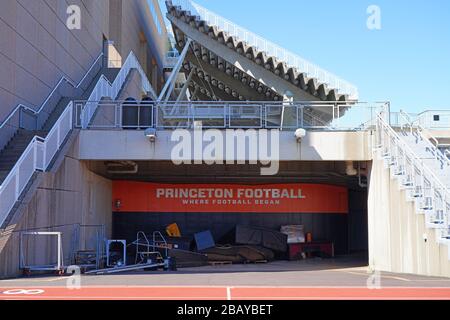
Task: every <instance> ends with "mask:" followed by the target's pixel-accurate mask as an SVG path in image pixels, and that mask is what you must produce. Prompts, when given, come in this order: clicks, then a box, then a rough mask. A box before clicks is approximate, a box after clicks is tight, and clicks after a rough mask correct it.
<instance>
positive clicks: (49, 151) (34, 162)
mask: <svg viewBox="0 0 450 320" xmlns="http://www.w3.org/2000/svg"><path fill="white" fill-rule="evenodd" d="M102 57H103V55H102V54H101V55H100V56H99V57H98V58H97V60H96V61H95V62H94V64H93V67H91V69H89V71H88V73H87V74H89V73H90V72H91V71H92V70H93V68H94V66H95V65H96V64H97V62H98V61H101V58H102ZM104 70H105V69H101V70H100V72H99V74H98V75H97V77H95V78H94V80H92V83H91V85H89V86H86V87H84V85H83V82H84V80H85V79H86V76H85V77H84V78H83V79H82V80H81V81H80V83H79V84H78V85H73V87H74V88H75V89H78V88H80V89H83V91H82V93H81V97H82V98H85V99H87V100H88V101H94V102H93V103H86V104H85V105H83V106H80V107H81V108H82V110H81V119H82V120H83V124H84V125H87V124H89V123H90V121H91V120H92V116H93V115H94V114H95V111H96V108H97V106H98V103H99V101H100V100H101V99H102V98H105V97H107V98H111V99H116V98H117V97H118V95H119V94H120V92H121V90H122V87H123V85H124V83H125V80H126V79H127V76H128V74H129V73H130V72H131V70H137V71H138V72H139V73H140V75H141V81H142V88H143V90H144V91H145V92H147V93H148V94H149V95H151V96H152V97H156V94H155V92H154V90H153V88H152V86H151V84H150V82H149V80H148V78H147V76H146V74H145V73H144V71H143V69H142V67H141V65H140V64H139V61H138V60H137V58H136V56H135V55H134V53H133V52H130V54H129V56H128V57H127V59H126V61H125V63H124V64H123V66H122V68H121V69H120V71H119V72H117V70H112V71H111V70H108V71H105V72H104ZM111 76H114V79H111ZM64 82H67V80H66V79H65V78H62V79H61V80H60V82H58V84H57V86H56V87H55V89H54V90H53V91H52V93H50V95H49V97H48V98H47V99H46V100H45V101H44V103H43V104H42V106H41V108H40V109H39V110H37V111H35V110H33V109H30V108H28V107H25V106H22V105H19V106H17V107H16V108H15V109H14V110H13V112H12V113H11V114H10V116H8V117H7V119H6V120H5V121H4V122H3V123H2V124H1V125H0V129H2V130H3V129H5V130H3V131H5V132H7V133H8V134H10V131H11V130H9V128H10V127H13V128H14V129H15V130H16V131H17V128H21V121H19V125H16V126H12V124H11V123H13V121H15V120H14V119H16V118H19V119H21V118H22V116H21V115H22V112H23V110H26V111H27V112H30V113H32V117H33V119H34V120H33V127H34V128H35V130H18V131H17V132H16V133H15V134H13V135H12V138H10V139H9V141H8V142H7V143H6V147H5V148H4V150H2V153H1V154H0V179H1V180H0V228H1V227H2V226H3V225H4V224H5V221H7V218H8V216H9V215H10V213H11V212H12V211H13V209H14V208H15V207H17V204H18V203H19V202H20V201H19V200H20V197H21V196H22V193H24V191H25V190H26V189H27V186H28V185H29V183H30V181H32V178H33V176H34V175H35V173H36V171H46V170H48V168H49V167H50V166H51V164H52V161H53V159H54V157H55V155H56V154H57V153H58V151H59V150H60V149H61V148H62V147H63V145H64V143H65V141H66V139H67V138H68V136H69V133H70V132H71V131H72V129H73V128H74V124H75V123H76V120H77V119H74V115H75V114H76V113H75V112H74V103H73V101H71V99H70V98H69V97H62V98H61V97H60V100H59V103H58V104H57V106H56V107H55V108H54V109H53V110H52V112H48V110H46V108H47V103H48V101H51V100H53V98H52V97H53V95H54V94H56V93H57V91H58V88H59V86H60V84H61V83H64ZM41 113H43V114H44V117H42V114H41ZM16 115H18V116H16ZM42 119H44V120H42ZM36 128H40V130H36ZM7 129H8V130H7ZM1 138H3V136H2V137H1Z"/></svg>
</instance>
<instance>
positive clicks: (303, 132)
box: [295, 128, 306, 143]
mask: <svg viewBox="0 0 450 320" xmlns="http://www.w3.org/2000/svg"><path fill="white" fill-rule="evenodd" d="M304 137H306V130H305V129H303V128H299V129H297V130H295V139H297V142H298V143H300V142H302V139H303V138H304Z"/></svg>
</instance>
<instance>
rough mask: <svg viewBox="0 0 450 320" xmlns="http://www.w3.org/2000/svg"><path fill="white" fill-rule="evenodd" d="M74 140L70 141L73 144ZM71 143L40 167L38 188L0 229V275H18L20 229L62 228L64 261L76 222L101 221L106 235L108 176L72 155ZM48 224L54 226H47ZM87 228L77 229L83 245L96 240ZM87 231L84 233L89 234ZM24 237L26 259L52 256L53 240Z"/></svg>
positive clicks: (108, 227)
mask: <svg viewBox="0 0 450 320" xmlns="http://www.w3.org/2000/svg"><path fill="white" fill-rule="evenodd" d="M74 146H75V145H74ZM73 155H74V148H73V147H72V148H70V151H69V152H68V153H67V154H66V155H65V156H62V157H63V159H62V162H61V165H60V166H59V168H57V169H56V170H55V171H54V172H47V173H41V174H40V175H41V176H40V178H39V180H38V181H39V182H38V184H39V185H38V187H37V190H36V191H35V192H34V193H32V194H29V195H27V197H26V198H25V199H24V203H23V204H22V210H18V211H17V212H16V214H15V215H14V217H13V219H12V221H11V222H10V224H9V226H8V228H7V229H6V231H5V232H3V233H2V234H1V235H0V278H4V277H11V276H15V275H17V274H18V273H19V272H20V270H19V231H20V230H25V229H36V228H42V229H40V230H39V231H60V232H62V233H63V251H64V254H65V263H66V264H67V263H70V259H69V258H70V257H69V253H70V249H71V246H72V237H73V235H74V231H75V225H76V224H81V225H97V224H102V225H105V231H106V234H105V236H106V237H110V236H111V223H112V217H111V211H112V207H111V204H112V199H111V192H112V191H111V188H112V186H111V181H110V180H107V179H104V178H102V177H100V176H98V175H95V174H94V173H92V172H91V171H89V170H88V169H86V166H85V164H84V163H82V162H81V161H79V160H77V159H75V158H74V157H73ZM47 227H53V228H51V229H48V228H47ZM93 231H94V230H92V229H90V230H88V229H86V228H83V229H82V230H81V232H82V235H81V238H82V239H81V241H83V243H86V244H87V246H88V248H93V246H95V242H94V237H93ZM88 233H89V234H88ZM38 239H39V240H38V241H29V242H28V241H27V242H26V243H25V247H28V252H29V254H28V255H27V259H28V261H31V262H34V263H44V264H47V263H49V261H52V260H54V259H55V257H56V252H55V249H54V246H55V245H52V244H54V243H55V242H51V240H49V239H45V238H38Z"/></svg>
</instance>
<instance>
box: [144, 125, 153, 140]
mask: <svg viewBox="0 0 450 320" xmlns="http://www.w3.org/2000/svg"><path fill="white" fill-rule="evenodd" d="M144 134H145V136H146V137H147V139H148V140H149V141H150V142H155V141H156V129H153V128H148V129H145V131H144Z"/></svg>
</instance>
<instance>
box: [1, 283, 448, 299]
mask: <svg viewBox="0 0 450 320" xmlns="http://www.w3.org/2000/svg"><path fill="white" fill-rule="evenodd" d="M6 299H13V300H16V299H19V300H62V299H64V300H127V299H131V300H245V299H250V300H276V299H282V300H302V299H313V300H316V299H320V300H336V299H350V300H377V299H383V300H385V299H386V300H392V299H394V300H398V299H402V300H403V299H407V300H411V299H412V300H415V299H420V300H422V299H427V300H450V288H423V287H422V288H412V287H410V288H398V287H397V288H381V289H368V288H364V287H339V288H338V287H335V288H332V287H311V288H309V287H149V286H147V287H127V286H117V287H116V286H105V287H94V286H90V287H83V288H81V289H72V290H71V289H68V288H66V287H24V288H20V287H10V288H7V287H4V288H0V300H6Z"/></svg>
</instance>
